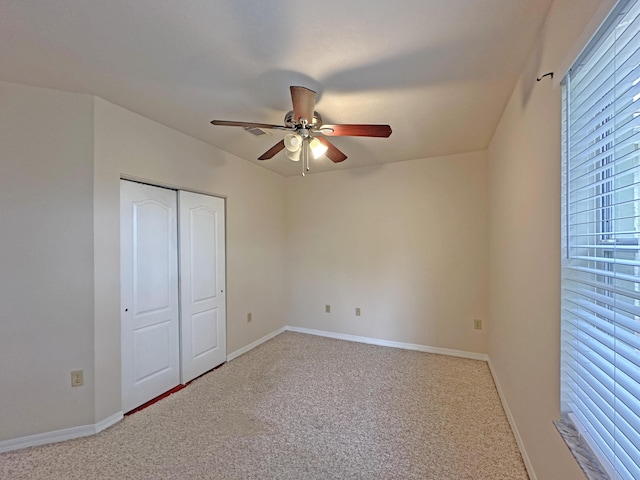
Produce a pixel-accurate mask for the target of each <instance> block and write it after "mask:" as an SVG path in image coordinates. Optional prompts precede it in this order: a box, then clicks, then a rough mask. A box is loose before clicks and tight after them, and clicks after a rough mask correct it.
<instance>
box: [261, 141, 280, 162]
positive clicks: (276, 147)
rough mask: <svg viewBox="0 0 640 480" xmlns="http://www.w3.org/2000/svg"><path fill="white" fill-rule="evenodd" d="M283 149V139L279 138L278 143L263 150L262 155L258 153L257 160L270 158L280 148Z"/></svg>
mask: <svg viewBox="0 0 640 480" xmlns="http://www.w3.org/2000/svg"><path fill="white" fill-rule="evenodd" d="M283 149H284V140H280V141H279V142H278V143H276V144H275V145H274V146H273V147H271V148H270V149H269V150H267V151H266V152H264V153H263V154H262V155H260V156H259V157H258V160H269V159H270V158H272V157H273V156H274V155H275V154H276V153H278V152H280V150H283Z"/></svg>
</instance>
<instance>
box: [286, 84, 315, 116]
mask: <svg viewBox="0 0 640 480" xmlns="http://www.w3.org/2000/svg"><path fill="white" fill-rule="evenodd" d="M289 89H290V90H291V103H293V121H294V123H297V124H299V123H300V119H301V118H306V119H307V123H309V125H311V122H313V109H314V108H315V106H316V92H314V91H313V90H309V89H308V88H306V87H296V86H293V85H292V86H291V87H289Z"/></svg>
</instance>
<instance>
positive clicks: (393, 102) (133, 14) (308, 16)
mask: <svg viewBox="0 0 640 480" xmlns="http://www.w3.org/2000/svg"><path fill="white" fill-rule="evenodd" d="M550 3H551V0H403V1H397V2H391V1H388V0H369V1H366V2H365V1H363V0H323V1H321V2H315V3H310V2H309V3H304V2H300V1H288V0H278V1H271V2H267V1H264V0H188V1H186V0H185V1H181V2H177V1H175V0H108V1H104V0H103V1H99V0H55V1H52V0H0V65H2V68H1V69H0V80H3V81H8V82H15V83H21V84H25V85H35V86H42V87H50V88H57V89H62V90H68V91H74V92H82V93H89V94H93V95H97V96H100V97H102V98H104V99H106V100H108V101H110V102H113V103H115V104H117V105H121V106H123V107H126V108H128V109H129V110H132V111H134V112H137V113H139V114H141V115H144V116H146V117H148V118H151V119H154V120H156V121H158V122H160V123H162V124H165V125H168V126H170V127H172V128H174V129H176V130H179V131H181V132H184V133H186V134H189V135H191V136H193V137H196V138H199V139H201V140H203V141H205V142H207V143H210V144H212V145H215V146H217V147H219V148H222V149H223V150H226V151H228V152H231V153H234V154H236V155H237V156H239V157H242V158H244V159H246V160H248V161H253V162H255V163H260V164H261V165H262V166H264V167H265V168H269V169H271V170H273V171H276V172H279V173H281V174H283V175H297V174H299V171H300V168H299V165H298V164H297V163H294V162H291V161H290V160H288V159H287V158H286V156H285V155H284V153H283V152H281V153H279V154H278V155H276V156H275V157H274V158H272V159H271V160H267V161H264V162H260V161H258V160H256V158H257V157H258V156H259V155H260V154H262V153H263V152H264V151H266V150H267V149H269V148H270V147H271V146H272V145H273V144H275V143H276V142H278V141H279V140H280V139H281V138H282V137H283V133H282V132H280V131H272V134H271V135H265V136H262V137H255V136H253V135H251V134H249V133H247V132H245V131H244V130H243V129H241V128H233V127H214V126H212V125H210V123H209V122H210V121H211V120H212V119H214V118H215V119H227V120H242V121H255V122H264V123H275V124H282V122H283V117H284V114H285V112H286V111H288V110H290V109H291V99H290V94H289V86H290V85H303V86H306V87H308V88H311V89H314V90H316V91H317V92H318V101H317V104H316V110H317V111H318V112H320V114H321V115H322V116H323V117H324V121H325V123H388V124H390V125H391V127H392V128H393V134H392V135H391V137H390V138H388V139H383V138H345V137H333V138H332V139H331V141H332V142H333V143H334V144H335V145H336V146H337V147H338V148H340V149H341V150H342V151H343V152H344V153H346V154H347V156H348V159H347V160H346V161H344V162H342V163H341V164H338V165H334V164H332V163H331V162H330V161H329V160H328V159H326V158H324V157H323V158H321V159H318V160H316V161H315V162H314V163H313V164H312V173H313V172H320V171H325V170H331V169H342V168H350V167H356V166H364V165H375V164H380V163H386V162H394V161H401V160H409V159H416V158H425V157H431V156H438V155H447V154H453V153H459V152H467V151H474V150H481V149H484V148H486V147H487V145H488V143H489V141H490V139H491V135H492V134H493V131H494V129H495V126H496V124H497V122H498V120H499V119H500V116H501V114H502V111H503V109H504V106H505V104H506V102H507V100H508V98H509V96H510V94H511V92H512V90H513V87H514V86H515V83H516V80H517V77H518V75H519V73H520V71H521V69H522V68H523V65H524V60H525V58H526V56H527V54H528V52H529V51H530V49H531V47H532V45H533V43H534V42H535V41H536V34H537V33H538V31H539V29H540V26H541V25H542V22H543V21H544V17H545V15H546V13H547V11H548V9H549V6H550ZM176 161H178V159H176Z"/></svg>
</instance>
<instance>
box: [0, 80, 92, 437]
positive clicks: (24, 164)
mask: <svg viewBox="0 0 640 480" xmlns="http://www.w3.org/2000/svg"><path fill="white" fill-rule="evenodd" d="M0 104H1V105H2V107H1V108H0V205H2V207H1V208H0V305H1V306H2V310H1V312H0V385H2V386H1V387H0V441H2V440H7V439H11V438H15V437H19V436H25V435H31V434H35V433H40V432H47V431H52V430H58V429H61V428H67V427H72V426H78V425H86V424H92V423H94V421H93V418H94V417H93V402H94V392H93V361H94V360H93V346H92V344H93V308H94V303H93V229H92V226H91V222H92V216H93V202H92V196H93V186H92V183H93V182H92V175H93V170H92V169H93V167H92V163H93V100H92V99H91V97H88V96H84V95H72V94H67V93H63V92H58V91H54V90H45V89H33V88H30V87H23V86H19V85H12V84H8V83H0ZM76 369H83V370H84V371H85V386H84V387H81V388H72V387H71V377H70V372H71V370H76Z"/></svg>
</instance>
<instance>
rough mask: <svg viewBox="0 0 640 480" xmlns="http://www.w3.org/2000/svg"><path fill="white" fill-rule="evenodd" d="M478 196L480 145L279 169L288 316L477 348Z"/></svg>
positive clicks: (483, 264)
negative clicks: (358, 164) (429, 154)
mask: <svg viewBox="0 0 640 480" xmlns="http://www.w3.org/2000/svg"><path fill="white" fill-rule="evenodd" d="M347 161H348V160H347ZM487 204H488V192H487V159H486V154H485V153H484V152H479V153H470V154H465V155H452V156H447V157H438V158H429V159H422V160H413V161H408V162H399V163H391V164H386V165H381V166H376V167H364V168H356V169H350V170H345V171H337V172H328V173H322V174H316V175H308V176H306V177H304V178H302V177H289V178H287V232H288V235H287V250H286V255H287V272H288V277H287V278H288V286H287V292H288V294H289V295H290V298H289V299H288V305H289V311H288V323H289V324H290V325H295V326H299V327H305V328H312V329H319V330H328V331H332V332H338V333H346V334H351V335H360V336H366V337H374V338H380V339H385V340H392V341H399V342H406V343H415V344H421V345H428V346H432V347H442V348H449V349H455V350H463V351H468V352H477V353H486V331H487V330H486V328H487V327H488V326H489V325H488V322H487V317H488V257H487V255H488V210H487ZM325 304H330V305H331V313H330V314H326V313H324V307H325ZM356 307H360V308H361V312H362V316H360V317H356V316H355V314H354V312H355V308H356ZM474 318H478V319H482V320H484V321H485V329H484V330H481V331H479V330H474V329H473V319H474Z"/></svg>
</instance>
